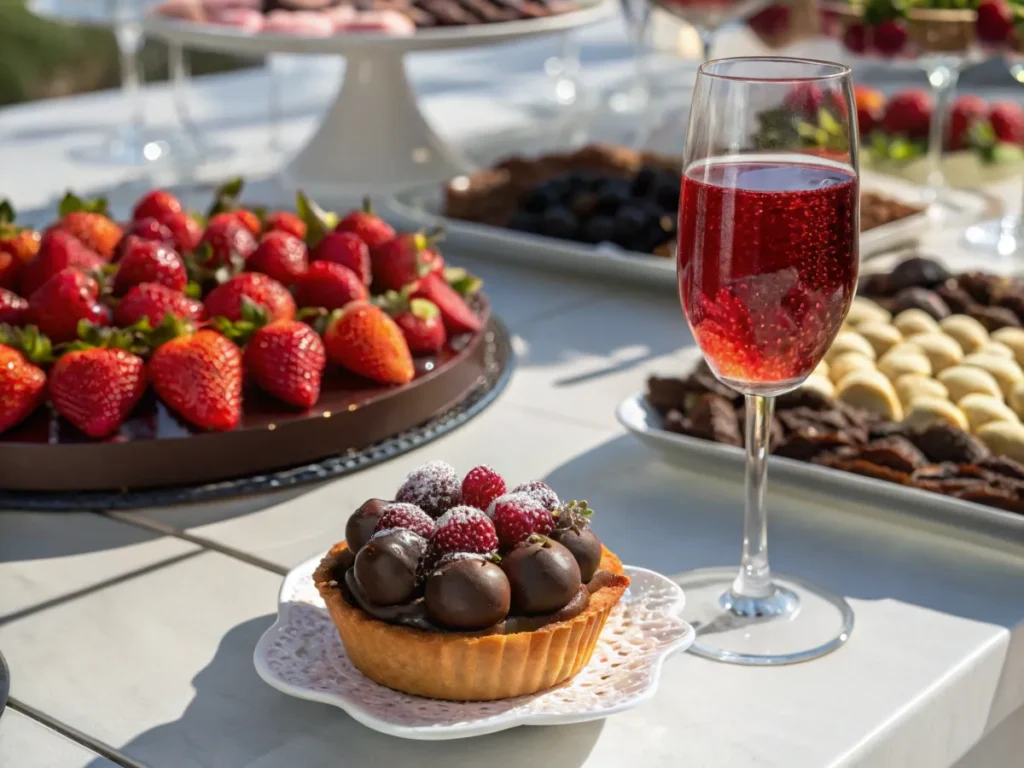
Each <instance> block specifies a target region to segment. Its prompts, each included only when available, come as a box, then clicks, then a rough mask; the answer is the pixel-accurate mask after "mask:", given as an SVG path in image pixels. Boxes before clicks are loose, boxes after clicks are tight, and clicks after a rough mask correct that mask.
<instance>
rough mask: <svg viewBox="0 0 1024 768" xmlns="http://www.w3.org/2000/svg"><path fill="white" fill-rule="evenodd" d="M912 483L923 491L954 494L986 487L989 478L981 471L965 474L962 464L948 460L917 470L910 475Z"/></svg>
mask: <svg viewBox="0 0 1024 768" xmlns="http://www.w3.org/2000/svg"><path fill="white" fill-rule="evenodd" d="M910 484H911V485H912V486H914V487H915V488H920V489H921V490H923V491H931V492H932V493H942V494H945V495H948V496H952V495H953V494H954V493H957V492H959V491H963V490H966V489H969V488H985V487H987V486H988V480H986V479H985V478H984V477H983V476H982V475H981V474H980V473H974V474H967V475H965V474H963V473H962V472H961V470H960V465H958V464H953V463H950V462H946V463H943V464H936V465H932V466H927V467H922V468H921V469H918V470H915V471H914V473H913V474H912V475H911V477H910Z"/></svg>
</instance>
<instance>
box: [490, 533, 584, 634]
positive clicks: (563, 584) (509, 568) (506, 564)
mask: <svg viewBox="0 0 1024 768" xmlns="http://www.w3.org/2000/svg"><path fill="white" fill-rule="evenodd" d="M501 569H502V570H503V571H504V572H505V575H506V576H507V577H508V583H509V585H510V586H511V588H512V607H513V609H514V610H515V612H516V613H522V614H525V615H527V616H530V615H534V614H538V613H551V612H552V611H557V610H558V609H559V608H561V607H562V606H564V605H565V604H566V603H568V602H569V600H571V599H572V596H573V595H574V594H576V592H578V591H579V588H580V584H581V583H582V579H581V578H580V567H579V566H578V565H577V564H576V558H575V557H573V555H572V552H570V551H569V550H568V549H566V548H565V547H564V546H562V545H561V544H559V543H558V542H557V541H552V540H551V539H549V538H548V537H546V536H537V535H533V536H531V537H530V538H529V539H527V540H526V541H524V542H522V543H520V544H517V545H516V546H515V547H514V548H513V549H512V551H511V552H509V553H508V554H507V555H505V557H504V558H503V559H502V561H501Z"/></svg>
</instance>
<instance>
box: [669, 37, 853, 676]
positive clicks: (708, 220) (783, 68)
mask: <svg viewBox="0 0 1024 768" xmlns="http://www.w3.org/2000/svg"><path fill="white" fill-rule="evenodd" d="M809 94H813V99H810V98H807V97H808V95H809ZM794 96H796V97H794ZM812 101H813V103H814V104H818V103H821V104H826V105H830V106H829V108H830V109H831V110H832V112H833V115H834V117H835V119H836V120H837V121H838V123H839V126H840V131H839V137H838V138H837V139H836V140H835V141H833V143H832V144H831V145H830V146H829V147H827V148H825V149H823V150H822V149H817V148H815V149H813V150H805V149H803V148H802V147H801V144H800V142H799V139H797V140H795V141H792V142H789V141H780V140H779V136H780V135H783V134H780V132H779V131H778V130H773V131H772V132H771V133H770V134H766V133H764V131H763V126H762V116H763V115H765V114H772V115H773V120H774V123H773V125H774V126H775V127H776V128H778V127H779V126H780V125H781V123H782V122H784V121H788V122H789V123H790V124H791V125H792V126H793V129H794V130H793V134H794V136H796V130H795V128H796V124H797V123H798V122H799V121H801V120H806V119H807V115H806V114H803V112H804V111H805V109H806V105H807V104H808V103H809V102H812ZM851 115H856V110H855V108H854V102H853V86H852V82H851V75H850V70H849V69H848V68H847V67H844V66H842V65H839V64H831V63H827V62H818V61H812V60H806V59H785V58H773V57H761V58H744V59H721V60H718V61H710V62H706V63H705V64H703V65H702V66H701V68H700V70H699V72H698V75H697V84H696V87H695V89H694V94H693V101H692V107H691V109H690V123H689V130H688V132H687V136H686V150H685V153H684V159H683V174H682V176H683V177H682V193H681V199H680V208H679V249H678V259H679V265H678V277H679V294H680V298H681V300H682V305H683V310H684V312H685V314H686V318H687V321H688V322H689V324H690V329H691V331H692V332H693V335H694V338H695V339H696V341H697V344H698V346H699V347H700V349H701V351H702V352H703V353H704V358H705V360H706V361H707V363H708V365H709V366H710V368H711V370H712V371H713V372H714V374H715V376H716V377H717V378H718V379H719V380H720V381H721V382H723V383H724V384H726V385H727V386H729V387H730V388H732V389H734V390H736V391H737V392H739V393H741V394H743V396H744V397H745V399H746V441H745V442H746V452H747V461H746V505H745V512H744V520H743V550H742V561H741V565H740V568H739V572H738V573H737V571H736V570H735V569H731V568H712V569H703V570H698V571H692V572H690V573H687V574H684V575H683V576H682V577H681V578H680V579H679V581H680V583H681V584H682V586H683V588H684V590H685V592H686V599H687V604H686V610H685V617H686V618H687V620H689V621H690V622H691V624H693V626H694V627H695V628H696V630H697V642H696V643H695V644H694V646H693V650H694V652H695V653H697V654H698V655H700V656H704V657H707V658H711V659H716V660H719V661H726V662H732V663H738V664H752V665H772V664H788V663H794V662H799V661H806V660H809V659H813V658H816V657H818V656H821V655H823V654H826V653H829V652H830V651H833V650H835V649H836V648H838V647H839V646H840V645H842V644H843V643H844V642H845V641H846V639H847V638H848V637H849V634H850V632H851V630H852V628H853V612H852V610H851V609H850V606H849V604H848V603H847V602H846V601H845V600H844V599H843V598H842V597H839V596H837V595H833V594H831V593H829V592H827V591H825V590H823V589H820V588H818V587H815V586H812V585H810V584H807V583H805V582H803V581H800V580H798V579H794V578H784V577H780V576H778V575H777V574H773V573H772V572H771V569H770V568H769V565H768V548H767V545H768V538H767V517H766V509H765V486H766V480H767V457H768V449H769V437H770V432H771V428H770V427H771V419H772V410H773V405H774V399H775V397H776V396H777V395H781V394H783V393H785V392H789V391H790V390H793V389H796V388H797V387H798V386H799V385H800V384H801V382H803V380H804V379H805V378H806V377H807V376H808V375H809V374H810V373H811V371H812V370H814V368H815V366H817V365H818V363H820V362H821V360H822V358H823V357H824V355H825V352H826V350H827V349H828V347H829V345H830V344H831V343H832V340H833V339H834V338H835V335H836V334H837V333H838V332H839V328H840V327H841V326H842V324H843V320H844V319H845V317H846V313H847V311H848V310H849V308H850V302H851V301H852V299H853V294H854V289H855V287H856V283H857V273H858V236H859V223H860V217H859V205H860V196H859V185H858V175H857V174H858V172H857V167H858V166H857V134H856V121H855V120H851V118H850V116H851Z"/></svg>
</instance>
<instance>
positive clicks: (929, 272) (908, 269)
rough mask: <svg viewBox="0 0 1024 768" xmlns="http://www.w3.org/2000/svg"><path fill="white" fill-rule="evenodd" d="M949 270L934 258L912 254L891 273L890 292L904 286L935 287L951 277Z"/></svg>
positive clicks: (894, 291)
mask: <svg viewBox="0 0 1024 768" xmlns="http://www.w3.org/2000/svg"><path fill="white" fill-rule="evenodd" d="M949 276H950V275H949V270H947V269H946V268H945V267H944V266H942V265H941V264H939V262H937V261H935V260H933V259H926V258H923V257H921V256H912V257H911V258H909V259H905V260H903V261H901V262H900V263H899V264H897V265H896V266H895V267H894V268H893V270H892V272H890V273H889V280H888V288H889V291H890V293H893V294H895V293H899V292H900V291H902V290H903V289H904V288H914V287H918V288H934V287H935V286H937V285H939V284H941V283H944V282H946V280H948V279H949Z"/></svg>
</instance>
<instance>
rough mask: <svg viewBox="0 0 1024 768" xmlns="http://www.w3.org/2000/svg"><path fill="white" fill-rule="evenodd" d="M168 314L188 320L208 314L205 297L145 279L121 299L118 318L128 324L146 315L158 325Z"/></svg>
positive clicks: (117, 312)
mask: <svg viewBox="0 0 1024 768" xmlns="http://www.w3.org/2000/svg"><path fill="white" fill-rule="evenodd" d="M168 314H170V315H174V317H178V318H181V319H184V320H202V319H203V318H205V317H206V313H205V310H204V309H203V303H202V302H201V301H197V300H196V299H190V298H189V297H188V296H186V295H185V294H184V293H182V292H181V291H175V290H173V289H172V288H168V287H167V286H166V285H160V284H158V283H141V284H139V285H136V286H133V287H132V288H131V289H130V290H129V291H128V293H126V294H125V295H124V298H123V299H121V301H120V302H119V303H118V305H117V308H116V309H115V310H114V322H115V324H116V325H118V326H119V327H121V328H127V327H129V326H132V325H135V324H136V323H137V322H139V321H140V320H142V319H144V318H145V319H146V320H148V321H149V324H150V325H151V326H153V327H154V328H155V327H156V326H158V325H160V323H162V322H163V320H164V318H165V317H166V316H167V315H168Z"/></svg>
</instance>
